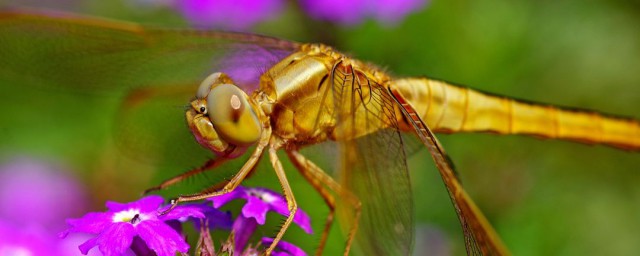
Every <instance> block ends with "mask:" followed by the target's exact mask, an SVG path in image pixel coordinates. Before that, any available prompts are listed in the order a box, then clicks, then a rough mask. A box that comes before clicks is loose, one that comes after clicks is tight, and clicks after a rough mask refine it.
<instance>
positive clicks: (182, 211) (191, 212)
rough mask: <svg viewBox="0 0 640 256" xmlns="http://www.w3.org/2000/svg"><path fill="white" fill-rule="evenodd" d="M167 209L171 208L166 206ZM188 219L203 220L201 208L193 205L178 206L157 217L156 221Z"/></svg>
mask: <svg viewBox="0 0 640 256" xmlns="http://www.w3.org/2000/svg"><path fill="white" fill-rule="evenodd" d="M168 207H171V206H168ZM161 211H162V210H161ZM188 217H192V218H198V219H203V218H204V217H205V215H204V212H203V209H202V207H200V206H197V205H194V204H186V205H178V206H177V207H176V208H173V209H172V210H171V211H170V212H168V213H167V214H164V215H160V216H158V219H159V220H177V219H180V218H188Z"/></svg>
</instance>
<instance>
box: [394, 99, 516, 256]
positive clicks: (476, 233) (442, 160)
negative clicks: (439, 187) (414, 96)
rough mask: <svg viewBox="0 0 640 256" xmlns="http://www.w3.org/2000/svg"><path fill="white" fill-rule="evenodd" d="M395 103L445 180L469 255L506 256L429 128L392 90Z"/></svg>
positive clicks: (493, 231) (497, 238)
mask: <svg viewBox="0 0 640 256" xmlns="http://www.w3.org/2000/svg"><path fill="white" fill-rule="evenodd" d="M391 94H392V95H393V97H394V99H395V101H396V102H397V104H398V105H399V106H401V110H402V112H403V114H404V115H405V117H406V120H408V121H409V122H410V123H411V125H412V126H413V128H414V130H415V132H416V134H417V135H418V137H419V138H420V140H421V141H422V143H424V145H425V146H426V147H427V150H429V153H430V154H431V156H432V157H433V159H434V161H435V163H436V166H437V167H438V170H439V171H440V175H441V176H442V180H443V181H444V184H445V186H446V187H447V191H448V192H449V196H450V197H451V201H452V203H453V206H454V207H455V210H456V214H457V215H458V219H459V220H460V224H461V225H462V231H463V233H464V240H465V246H466V249H467V254H468V255H509V253H508V251H507V249H506V247H505V246H504V245H503V244H502V241H501V240H500V238H499V236H498V235H497V234H496V232H495V230H494V229H493V228H492V227H491V224H489V222H488V221H487V219H486V218H485V217H484V215H483V214H482V212H481V211H480V209H478V207H477V206H476V205H475V203H474V202H473V200H471V198H470V197H469V195H468V194H467V192H466V191H465V190H464V188H463V187H462V185H461V184H460V181H459V180H458V178H457V176H456V175H455V172H454V171H453V168H452V166H451V165H450V163H449V161H448V159H447V156H446V153H445V152H444V149H443V148H442V146H441V145H440V143H439V142H438V140H437V139H436V137H435V136H434V135H433V133H432V132H431V130H430V129H429V127H428V126H427V125H426V124H425V123H424V122H423V121H422V120H421V119H420V117H419V116H418V115H417V113H416V112H415V110H414V109H413V107H412V106H411V105H410V104H409V103H408V102H407V101H406V100H405V99H404V98H403V97H402V95H401V94H400V93H399V92H398V91H394V90H393V89H392V90H391Z"/></svg>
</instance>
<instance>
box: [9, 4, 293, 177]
mask: <svg viewBox="0 0 640 256" xmlns="http://www.w3.org/2000/svg"><path fill="white" fill-rule="evenodd" d="M297 47H298V45H297V44H296V43H293V42H289V41H284V40H278V39H274V38H270V37H263V36H258V35H251V34H241V33H225V32H206V31H196V30H168V29H154V28H147V27H143V26H139V25H136V24H131V23H124V22H115V21H109V20H103V19H97V18H86V17H80V16H74V15H69V14H56V13H34V12H25V11H2V12H0V81H3V84H4V83H5V82H6V83H7V84H10V85H12V86H14V85H15V88H16V89H15V91H16V93H23V92H21V90H23V88H35V89H36V90H42V91H47V92H56V93H57V92H61V93H71V94H75V95H79V96H95V95H98V96H100V97H103V96H108V97H111V96H113V97H116V98H121V99H124V101H123V103H122V105H121V106H120V108H119V109H118V110H117V111H114V113H104V112H103V113H100V114H101V115H105V114H113V115H117V116H118V120H117V124H116V129H115V130H116V132H117V134H118V137H117V140H116V141H117V142H118V144H120V145H124V148H125V149H126V151H127V152H126V153H128V154H129V153H132V154H141V153H143V152H144V154H145V155H144V156H143V157H144V158H149V157H150V156H149V155H154V156H155V157H156V158H162V157H168V158H169V159H172V160H174V161H173V162H176V161H177V162H188V163H189V165H188V166H189V167H193V166H194V165H198V164H200V163H199V162H198V163H194V162H193V160H194V157H191V156H192V154H193V152H194V151H195V150H198V149H199V146H198V145H197V143H196V142H195V141H194V140H193V138H192V137H191V135H190V133H189V131H188V128H187V126H186V125H185V122H184V106H185V105H186V104H188V102H189V100H190V98H191V97H193V95H194V94H195V91H196V89H197V86H198V85H199V83H200V82H201V80H202V79H204V78H205V77H206V76H207V75H209V74H210V73H213V72H218V71H222V72H227V73H228V74H229V75H230V76H231V77H232V78H233V79H234V80H235V81H236V82H237V83H238V85H239V86H241V87H242V88H243V89H244V90H245V91H246V92H247V93H251V92H252V91H253V90H255V89H256V88H257V87H258V85H259V76H260V74H261V73H262V72H263V71H264V70H266V69H267V68H268V67H270V66H272V65H274V64H275V63H276V62H278V61H279V60H281V59H282V58H284V57H285V56H287V55H289V54H290V53H291V52H293V51H294V50H296V49H297ZM88 98H90V97H88ZM87 101H90V100H87ZM167 145H170V147H167ZM153 152H161V153H162V156H160V155H155V153H153ZM195 154H196V155H197V157H195V158H196V159H202V158H203V156H204V155H205V154H210V153H208V152H206V151H204V150H200V152H197V151H196V153H195Z"/></svg>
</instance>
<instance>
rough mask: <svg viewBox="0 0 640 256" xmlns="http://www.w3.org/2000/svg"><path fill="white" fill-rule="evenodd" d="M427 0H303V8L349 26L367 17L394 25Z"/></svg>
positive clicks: (310, 13) (313, 15)
mask: <svg viewBox="0 0 640 256" xmlns="http://www.w3.org/2000/svg"><path fill="white" fill-rule="evenodd" d="M426 2H427V0H301V6H302V8H303V9H304V10H305V11H306V12H307V13H309V15H310V16H311V17H313V18H315V19H319V20H327V21H331V22H336V23H340V24H344V25H347V26H352V25H357V24H359V23H361V22H362V21H363V20H364V19H365V18H366V17H373V18H375V19H377V20H379V21H381V22H382V23H385V24H388V25H392V24H394V23H397V22H399V21H400V20H402V19H403V18H404V17H405V16H406V15H408V14H409V13H411V12H415V11H418V10H420V9H421V8H422V7H423V6H424V5H425V3H426Z"/></svg>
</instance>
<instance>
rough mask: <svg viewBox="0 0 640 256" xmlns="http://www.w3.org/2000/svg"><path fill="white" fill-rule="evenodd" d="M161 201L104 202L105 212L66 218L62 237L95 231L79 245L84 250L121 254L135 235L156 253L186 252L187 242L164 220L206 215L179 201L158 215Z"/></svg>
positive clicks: (165, 255) (169, 255) (154, 198)
mask: <svg viewBox="0 0 640 256" xmlns="http://www.w3.org/2000/svg"><path fill="white" fill-rule="evenodd" d="M163 201H164V200H163V199H162V197H160V196H147V197H144V198H142V199H140V200H138V201H135V202H131V203H125V204H123V203H117V202H107V203H106V206H107V208H108V209H109V211H107V212H93V213H88V214H86V215H84V216H83V217H82V218H79V219H68V220H67V224H69V226H70V228H69V229H67V230H66V231H64V232H62V233H61V237H65V236H67V235H68V234H69V233H71V232H81V233H90V234H96V235H97V236H96V237H94V238H91V239H89V240H88V241H86V242H85V243H83V244H81V245H80V246H79V248H80V251H81V252H82V253H83V254H86V253H87V252H88V251H89V250H90V249H91V248H93V247H95V246H98V249H99V250H100V252H102V254H104V255H122V254H123V253H124V252H125V251H126V250H127V249H128V248H129V247H130V246H131V244H132V242H133V241H134V237H139V238H140V239H141V240H142V241H144V242H145V243H146V245H147V246H148V248H149V249H151V250H153V251H154V252H155V253H156V254H157V255H158V256H173V255H175V253H176V251H178V252H182V253H186V252H188V250H189V245H188V244H187V243H186V242H185V240H184V238H183V237H182V236H181V235H180V234H179V233H178V232H177V231H176V230H175V229H173V228H171V226H169V225H168V224H166V223H165V221H169V220H177V219H181V218H188V217H195V218H204V217H205V216H204V214H203V213H202V211H201V210H200V209H199V208H198V207H193V206H190V205H180V206H178V207H176V208H174V209H173V210H171V211H170V212H168V213H167V214H165V215H159V212H162V210H164V209H166V207H162V208H163V209H160V207H161V205H162V203H163Z"/></svg>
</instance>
